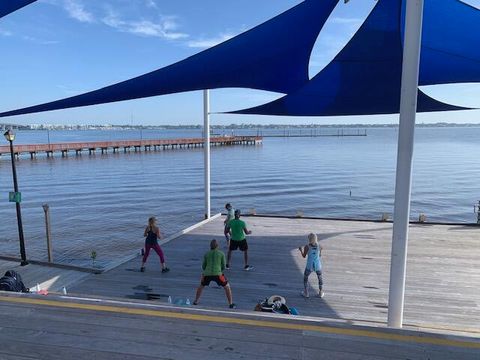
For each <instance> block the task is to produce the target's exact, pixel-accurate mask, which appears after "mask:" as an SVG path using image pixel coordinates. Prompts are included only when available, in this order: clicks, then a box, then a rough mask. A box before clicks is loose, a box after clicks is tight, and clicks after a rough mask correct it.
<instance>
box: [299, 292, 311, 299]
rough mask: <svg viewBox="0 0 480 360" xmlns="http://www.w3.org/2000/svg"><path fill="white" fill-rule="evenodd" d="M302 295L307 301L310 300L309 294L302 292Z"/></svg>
mask: <svg viewBox="0 0 480 360" xmlns="http://www.w3.org/2000/svg"><path fill="white" fill-rule="evenodd" d="M300 295H301V296H302V297H304V298H305V299H308V298H309V297H310V296H309V295H308V294H306V293H305V291H302V292H300Z"/></svg>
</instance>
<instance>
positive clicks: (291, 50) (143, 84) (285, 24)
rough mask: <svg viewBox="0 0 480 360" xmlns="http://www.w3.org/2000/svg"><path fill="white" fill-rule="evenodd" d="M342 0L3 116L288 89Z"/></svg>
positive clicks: (324, 0) (310, 2)
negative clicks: (210, 92) (195, 93)
mask: <svg viewBox="0 0 480 360" xmlns="http://www.w3.org/2000/svg"><path fill="white" fill-rule="evenodd" d="M337 3H338V0H306V1H304V2H302V3H300V4H299V5H297V6H295V7H293V8H292V9H290V10H288V11H286V12H284V13H283V14H280V15H278V16H277V17H275V18H273V19H271V20H269V21H267V22H265V23H263V24H261V25H259V26H257V27H255V28H253V29H251V30H249V31H247V32H245V33H243V34H240V35H238V36H236V37H234V38H232V39H230V40H228V41H226V42H224V43H222V44H219V45H217V46H215V47H213V48H210V49H207V50H205V51H203V52H201V53H198V54H196V55H193V56H191V57H189V58H187V59H185V60H183V61H180V62H178V63H175V64H173V65H170V66H167V67H165V68H162V69H159V70H156V71H153V72H150V73H148V74H145V75H141V76H139V77H136V78H133V79H130V80H127V81H124V82H121V83H117V84H114V85H111V86H107V87H104V88H102V89H99V90H95V91H91V92H88V93H85V94H81V95H77V96H73V97H70V98H66V99H62V100H57V101H54V102H50V103H46V104H41V105H36V106H31V107H27V108H24V109H19V110H13V111H8V112H3V113H0V117H4V116H12V115H21V114H29V113H35V112H42V111H50V110H58V109H66V108H73V107H79V106H88V105H96V104H104V103H111V102H115V101H122V100H131V99H138V98H145V97H150V96H157V95H165V94H172V93H179V92H185V91H192V90H201V89H214V88H224V87H240V88H252V89H260V90H269V91H275V92H281V93H288V92H291V91H293V90H295V89H298V88H299V87H301V86H302V85H304V84H306V83H307V82H308V81H309V76H308V67H309V61H310V56H311V52H312V49H313V46H314V44H315V41H316V39H317V37H318V34H319V33H320V30H321V29H322V27H323V25H324V24H325V22H326V21H327V19H328V17H329V16H330V14H331V13H332V11H333V9H334V8H335V6H336V5H337Z"/></svg>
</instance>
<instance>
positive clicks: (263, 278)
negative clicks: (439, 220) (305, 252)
mask: <svg viewBox="0 0 480 360" xmlns="http://www.w3.org/2000/svg"><path fill="white" fill-rule="evenodd" d="M243 219H244V220H245V221H246V222H247V225H248V227H249V228H250V229H251V230H252V232H253V234H252V235H251V236H249V237H248V241H249V246H250V251H249V255H250V264H251V265H253V266H254V267H255V268H254V269H253V270H252V271H249V272H247V271H244V270H242V268H243V256H242V254H241V253H240V252H239V251H236V252H234V254H233V261H232V269H231V270H227V271H226V276H227V277H228V279H229V281H230V283H231V286H232V290H233V295H234V301H235V303H236V304H237V305H238V309H240V310H246V311H249V310H253V308H254V307H255V304H256V303H257V302H258V300H260V299H264V298H265V297H268V296H271V295H273V294H278V295H282V296H284V297H285V298H286V299H287V303H288V305H289V306H291V307H295V308H297V309H298V311H299V313H300V314H301V315H304V316H313V317H322V318H331V319H340V320H346V321H348V322H350V321H351V322H355V323H363V324H372V325H379V326H384V325H385V323H386V320H387V300H388V284H389V271H390V249H391V236H392V224H391V223H381V222H359V221H334V220H318V219H301V218H295V219H288V218H274V217H244V218H243ZM309 232H315V233H317V234H318V235H319V238H320V239H321V245H322V247H323V249H324V250H323V256H322V259H323V272H324V290H325V297H324V298H323V299H319V298H315V297H311V298H310V299H303V298H302V297H301V296H300V291H301V290H302V286H303V283H302V281H303V270H304V266H305V260H304V259H303V258H301V256H300V253H299V251H298V250H297V248H298V247H299V246H301V245H304V244H306V242H307V238H306V236H307V234H308V233H309ZM479 233H480V227H475V226H462V225H427V224H418V225H412V226H411V228H410V240H409V249H408V267H407V283H406V297H405V315H404V323H405V325H406V326H412V327H421V328H425V329H431V330H432V331H437V330H438V331H442V332H443V331H447V332H448V331H450V330H452V331H467V332H471V333H473V334H476V336H480V329H479V327H478V324H480V306H479V305H480V286H479V285H480V267H479V266H478V265H479V264H480V236H479V235H480V234H479ZM212 238H216V239H218V240H220V243H221V245H222V249H223V250H225V248H226V245H225V240H224V237H223V218H218V219H215V220H213V221H212V222H210V223H207V224H206V225H203V226H201V227H199V228H197V229H195V230H193V231H191V232H190V233H188V234H186V235H183V236H181V237H180V238H177V239H175V240H173V241H171V242H169V243H167V244H165V245H163V249H164V251H165V255H166V259H167V264H168V266H169V267H170V269H171V272H169V273H167V274H162V273H161V272H160V264H159V260H158V256H157V255H156V254H155V253H152V254H151V256H150V258H149V259H148V262H147V271H146V272H145V273H140V272H139V268H140V257H138V258H137V259H135V260H132V261H130V262H128V263H125V264H123V265H121V266H119V267H118V268H116V269H114V270H111V271H109V272H107V273H104V274H101V275H89V276H88V277H87V278H86V280H84V281H83V282H81V283H79V284H78V285H76V286H74V287H72V288H70V292H72V293H79V294H89V295H100V296H107V297H120V298H124V299H125V298H133V299H151V300H150V301H151V302H152V303H166V302H167V299H168V296H171V298H172V300H173V302H175V301H178V300H180V299H186V298H188V299H189V300H190V301H193V298H194V293H195V289H196V287H197V286H198V283H199V278H200V273H201V261H202V259H203V254H204V253H205V252H206V251H207V250H208V249H209V241H210V240H211V239H212ZM310 281H311V282H312V283H311V285H312V286H313V287H314V288H316V279H314V276H313V275H312V276H311V279H310ZM152 294H153V295H152ZM311 294H314V291H313V290H311ZM199 307H206V308H219V309H226V308H227V303H226V300H225V296H224V292H223V290H222V289H221V288H219V287H217V286H216V284H214V283H212V284H211V286H210V288H206V289H205V291H204V293H203V296H202V298H201V304H200V305H199Z"/></svg>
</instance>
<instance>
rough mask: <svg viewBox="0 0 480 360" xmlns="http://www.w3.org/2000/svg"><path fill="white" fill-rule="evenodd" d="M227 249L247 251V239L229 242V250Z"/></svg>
mask: <svg viewBox="0 0 480 360" xmlns="http://www.w3.org/2000/svg"><path fill="white" fill-rule="evenodd" d="M229 249H230V250H237V249H240V251H245V250H248V244H247V239H243V240H241V241H236V240H230V248H229Z"/></svg>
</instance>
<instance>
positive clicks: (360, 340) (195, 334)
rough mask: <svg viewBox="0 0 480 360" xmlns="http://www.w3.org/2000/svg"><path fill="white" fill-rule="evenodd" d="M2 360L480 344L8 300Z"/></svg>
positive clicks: (264, 320) (426, 353)
mask: <svg viewBox="0 0 480 360" xmlns="http://www.w3.org/2000/svg"><path fill="white" fill-rule="evenodd" d="M0 317H1V318H2V326H1V327H0V358H1V359H2V360H23V359H48V360H55V359H58V360H60V359H61V360H63V359H76V360H83V359H85V360H87V359H88V360H90V359H96V360H106V359H123V360H127V359H131V360H147V359H165V360H167V359H170V360H171V359H176V360H177V359H192V360H199V359H201V360H209V359H215V360H217V359H232V360H240V359H262V360H269V359H271V360H277V359H290V360H292V359H295V360H297V359H298V360H317V359H329V360H359V359H368V360H387V359H396V360H405V359H411V360H413V359H435V360H450V359H455V360H477V359H478V353H479V351H480V341H478V339H472V338H465V337H458V336H445V335H435V334H428V333H422V332H418V331H405V330H385V329H378V328H377V329H376V328H372V327H358V326H350V325H348V324H343V325H342V324H333V323H326V322H321V321H308V320H307V321H305V320H302V319H299V318H297V319H293V318H285V317H278V316H276V317H269V316H268V315H262V313H256V314H245V313H243V314H242V313H241V312H239V311H236V312H220V311H208V312H207V311H204V310H201V309H193V308H186V309H185V308H184V309H179V308H175V307H172V306H161V305H160V306H159V305H156V306H155V305H153V306H152V305H150V306H148V305H143V304H135V303H132V302H130V303H121V302H106V303H102V302H99V301H89V299H73V298H72V299H66V298H65V297H58V296H57V297H51V298H47V297H43V298H40V297H38V296H37V297H34V296H18V295H11V294H7V295H3V294H0Z"/></svg>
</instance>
